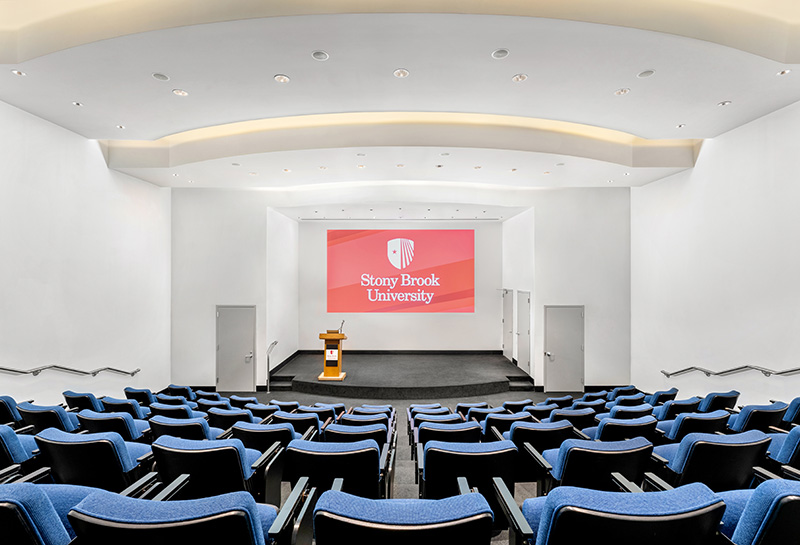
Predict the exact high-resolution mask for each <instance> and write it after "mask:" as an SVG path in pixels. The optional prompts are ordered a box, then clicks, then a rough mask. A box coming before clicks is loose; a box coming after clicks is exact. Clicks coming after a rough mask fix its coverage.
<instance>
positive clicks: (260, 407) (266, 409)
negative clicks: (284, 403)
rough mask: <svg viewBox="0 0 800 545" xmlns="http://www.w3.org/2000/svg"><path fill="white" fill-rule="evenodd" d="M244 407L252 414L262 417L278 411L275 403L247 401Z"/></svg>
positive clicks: (278, 408)
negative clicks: (266, 403)
mask: <svg viewBox="0 0 800 545" xmlns="http://www.w3.org/2000/svg"><path fill="white" fill-rule="evenodd" d="M244 408H245V409H247V410H248V411H250V412H251V413H253V416H257V417H258V418H261V419H264V418H266V417H268V416H270V415H273V414H275V413H276V412H278V411H280V410H281V409H280V407H278V406H277V405H265V404H263V403H248V404H246V405H245V406H244Z"/></svg>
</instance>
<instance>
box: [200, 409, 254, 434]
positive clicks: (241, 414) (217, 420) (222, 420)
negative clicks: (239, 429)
mask: <svg viewBox="0 0 800 545" xmlns="http://www.w3.org/2000/svg"><path fill="white" fill-rule="evenodd" d="M236 422H250V423H253V424H258V423H260V422H261V419H260V418H256V417H255V416H253V413H251V412H250V411H248V410H247V409H220V408H219V407H211V408H210V409H208V423H209V424H210V425H212V426H214V427H217V428H222V429H228V428H230V427H231V426H233V425H234V424H235V423H236Z"/></svg>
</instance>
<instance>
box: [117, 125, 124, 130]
mask: <svg viewBox="0 0 800 545" xmlns="http://www.w3.org/2000/svg"><path fill="white" fill-rule="evenodd" d="M117 128H118V129H120V130H121V129H124V128H125V125H117Z"/></svg>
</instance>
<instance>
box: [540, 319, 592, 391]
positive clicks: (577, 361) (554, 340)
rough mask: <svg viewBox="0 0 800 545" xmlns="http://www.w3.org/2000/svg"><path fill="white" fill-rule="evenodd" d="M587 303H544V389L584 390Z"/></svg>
mask: <svg viewBox="0 0 800 545" xmlns="http://www.w3.org/2000/svg"><path fill="white" fill-rule="evenodd" d="M583 355H584V350H583V307H582V306H581V307H571V306H570V307H561V306H545V307H544V389H545V391H546V392H582V391H583Z"/></svg>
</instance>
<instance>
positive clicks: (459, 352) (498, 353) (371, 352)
mask: <svg viewBox="0 0 800 545" xmlns="http://www.w3.org/2000/svg"><path fill="white" fill-rule="evenodd" d="M346 352H347V353H348V354H365V355H376V354H385V355H394V354H398V355H408V356H428V355H430V356H434V355H445V356H502V355H503V351H502V350H349V349H348V350H347V351H346ZM322 353H323V350H298V351H297V352H295V353H294V354H293V355H292V357H294V356H299V355H307V354H311V355H319V356H321V355H322ZM281 365H283V364H281Z"/></svg>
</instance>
